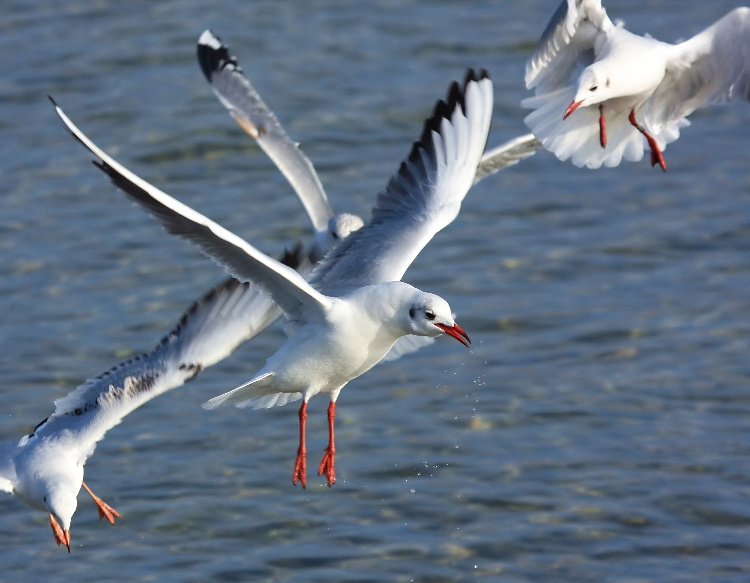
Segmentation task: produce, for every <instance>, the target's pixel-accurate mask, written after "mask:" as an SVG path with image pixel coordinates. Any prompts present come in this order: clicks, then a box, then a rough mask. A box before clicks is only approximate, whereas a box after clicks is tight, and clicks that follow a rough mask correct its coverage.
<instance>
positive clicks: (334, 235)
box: [331, 231, 339, 241]
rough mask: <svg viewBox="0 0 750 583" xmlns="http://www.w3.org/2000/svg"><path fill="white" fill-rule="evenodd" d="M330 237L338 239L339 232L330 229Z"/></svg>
mask: <svg viewBox="0 0 750 583" xmlns="http://www.w3.org/2000/svg"><path fill="white" fill-rule="evenodd" d="M331 237H333V238H334V239H336V240H337V241H338V238H339V234H338V233H337V232H336V231H331Z"/></svg>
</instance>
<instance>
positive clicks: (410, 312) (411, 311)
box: [409, 306, 415, 319]
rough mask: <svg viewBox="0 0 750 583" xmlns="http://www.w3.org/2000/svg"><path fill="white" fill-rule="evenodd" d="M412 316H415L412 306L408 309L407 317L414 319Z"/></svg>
mask: <svg viewBox="0 0 750 583" xmlns="http://www.w3.org/2000/svg"><path fill="white" fill-rule="evenodd" d="M414 314H415V310H414V306H412V307H411V308H409V317H410V318H412V319H414Z"/></svg>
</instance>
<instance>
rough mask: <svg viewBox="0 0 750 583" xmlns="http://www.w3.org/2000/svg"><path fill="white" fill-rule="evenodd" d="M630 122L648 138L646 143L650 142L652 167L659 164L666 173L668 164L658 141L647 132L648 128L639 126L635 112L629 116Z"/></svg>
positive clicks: (632, 110) (631, 112) (632, 111)
mask: <svg viewBox="0 0 750 583" xmlns="http://www.w3.org/2000/svg"><path fill="white" fill-rule="evenodd" d="M628 121H630V124H631V125H632V126H633V127H635V129H637V130H638V131H639V132H641V133H642V134H643V136H644V137H645V138H646V141H647V142H648V146H649V148H651V166H656V165H657V164H659V166H661V169H662V170H664V172H666V171H667V163H666V161H665V160H664V155H663V154H662V153H661V149H660V148H659V144H657V143H656V140H655V139H654V136H652V135H651V134H650V133H648V132H647V131H646V128H644V127H643V126H642V125H641V124H639V123H638V122H637V121H636V119H635V110H634V109H631V110H630V115H629V116H628Z"/></svg>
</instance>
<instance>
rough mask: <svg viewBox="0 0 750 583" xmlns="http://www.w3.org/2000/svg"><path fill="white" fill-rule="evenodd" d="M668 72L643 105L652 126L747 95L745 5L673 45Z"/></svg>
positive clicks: (749, 13)
mask: <svg viewBox="0 0 750 583" xmlns="http://www.w3.org/2000/svg"><path fill="white" fill-rule="evenodd" d="M671 51H672V56H671V59H670V64H669V65H668V67H667V73H666V75H665V77H664V80H663V81H662V83H661V85H659V88H658V89H657V90H656V91H655V92H654V95H653V96H652V98H651V109H650V110H649V109H646V110H645V111H646V114H647V116H648V120H649V122H650V123H651V124H655V125H656V126H657V127H658V126H659V125H660V124H663V123H666V122H667V121H669V120H672V119H678V118H681V117H684V116H686V115H689V114H691V113H692V112H693V111H695V110H696V109H697V108H699V107H702V106H704V105H710V104H714V103H727V102H730V101H734V100H736V99H744V100H750V8H746V7H742V8H735V9H734V10H732V11H731V12H729V13H728V14H726V15H725V16H724V17H723V18H721V19H719V20H718V21H716V22H715V23H714V24H713V25H711V26H709V27H708V28H707V29H706V30H704V31H703V32H700V33H698V34H697V35H695V36H694V37H693V38H691V39H689V40H687V41H685V42H683V43H680V44H678V45H675V46H674V47H672V49H671Z"/></svg>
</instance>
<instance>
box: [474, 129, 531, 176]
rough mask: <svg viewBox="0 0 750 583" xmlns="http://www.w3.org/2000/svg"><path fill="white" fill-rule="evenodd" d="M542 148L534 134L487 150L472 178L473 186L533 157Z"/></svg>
mask: <svg viewBox="0 0 750 583" xmlns="http://www.w3.org/2000/svg"><path fill="white" fill-rule="evenodd" d="M541 147H542V142H540V141H539V140H537V139H536V138H535V137H534V134H526V135H525V136H519V137H517V138H514V139H512V140H508V141H507V142H505V143H504V144H500V145H499V146H497V147H496V148H493V149H492V150H487V151H486V152H485V153H484V155H483V156H482V159H481V160H480V162H479V166H477V174H476V176H474V184H476V183H477V182H479V181H480V180H482V179H483V178H487V176H492V175H493V174H494V173H495V172H497V171H498V170H502V169H503V168H507V167H508V166H513V165H514V164H518V163H519V162H520V161H521V160H523V159H524V158H528V157H529V156H533V155H534V154H535V153H536V151H537V150H538V149H539V148H541Z"/></svg>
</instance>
